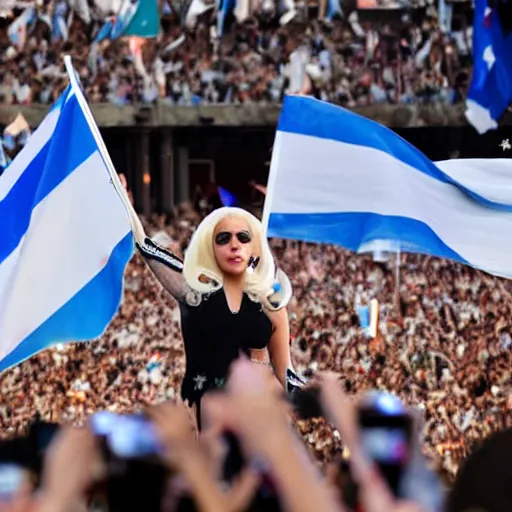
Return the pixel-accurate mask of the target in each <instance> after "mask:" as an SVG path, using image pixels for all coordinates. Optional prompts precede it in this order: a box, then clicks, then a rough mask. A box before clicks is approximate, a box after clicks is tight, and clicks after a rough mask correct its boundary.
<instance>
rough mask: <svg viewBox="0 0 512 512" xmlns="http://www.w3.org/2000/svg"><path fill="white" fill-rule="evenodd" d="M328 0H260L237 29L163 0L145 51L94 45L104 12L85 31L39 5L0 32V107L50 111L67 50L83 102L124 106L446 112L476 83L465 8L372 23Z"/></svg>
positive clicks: (76, 20)
mask: <svg viewBox="0 0 512 512" xmlns="http://www.w3.org/2000/svg"><path fill="white" fill-rule="evenodd" d="M326 2H327V0H325V1H324V2H323V3H322V2H318V3H314V2H309V3H305V4H304V5H303V7H302V8H301V9H298V5H299V3H297V9H295V8H294V7H292V8H291V9H290V10H288V11H287V12H285V15H284V16H283V15H282V11H280V10H279V9H277V10H276V9H275V8H274V7H273V6H274V3H273V2H270V6H268V5H267V7H270V9H267V8H266V7H265V5H266V4H267V3H269V2H263V3H262V7H261V9H259V10H254V11H253V12H249V13H248V14H246V15H245V16H244V20H243V22H239V21H237V19H234V20H233V19H231V18H233V17H231V18H230V17H229V16H228V17H227V19H226V21H225V22H223V23H222V24H221V23H220V22H219V16H218V13H217V11H216V10H215V8H213V6H211V8H208V9H203V12H202V13H201V14H200V15H199V16H194V17H193V19H192V21H191V20H190V19H188V18H187V19H186V22H185V15H184V14H182V15H181V17H180V15H179V14H180V13H179V10H178V9H176V10H172V8H170V7H168V6H169V5H171V4H172V2H171V4H169V3H167V2H166V3H165V6H167V8H164V9H163V11H162V12H163V14H162V19H161V27H162V31H161V34H160V36H159V37H158V38H155V39H147V40H146V41H145V42H144V44H142V45H141V43H140V41H134V40H132V39H130V38H120V39H117V40H114V41H111V40H109V39H106V40H103V41H101V42H99V43H96V42H95V37H96V35H97V33H98V31H99V29H100V28H101V25H102V23H103V22H104V20H105V15H103V16H100V17H98V18H97V19H95V18H94V17H91V19H89V20H88V23H86V22H85V21H84V20H83V19H82V18H80V17H79V16H76V15H75V16H74V17H71V16H69V11H68V6H67V3H66V1H65V0H51V1H45V2H41V4H42V5H41V6H40V7H38V9H40V12H42V14H40V16H39V18H37V17H36V18H31V20H32V21H30V23H28V24H26V25H22V27H21V29H19V30H18V32H16V33H15V34H14V35H13V33H12V32H13V31H12V30H11V32H9V27H10V24H12V23H15V22H16V20H17V19H18V17H19V16H21V15H22V12H23V11H22V10H14V11H12V15H11V17H10V18H6V19H4V23H2V24H0V55H1V59H2V66H1V67H2V71H1V73H0V102H1V103H3V104H20V105H28V104H34V103H42V104H48V103H52V102H53V101H54V100H55V99H56V98H57V97H58V95H59V93H60V92H61V90H62V89H63V88H64V87H65V84H66V74H65V71H64V67H63V62H62V55H64V54H66V53H69V54H71V55H72V56H73V59H74V64H75V67H76V69H77V70H78V72H79V74H80V78H81V80H82V83H83V85H84V87H85V89H86V91H87V94H88V97H89V99H90V101H92V102H111V103H114V104H116V105H119V106H122V105H125V104H129V103H133V102H145V103H153V102H155V101H161V102H164V103H169V104H173V105H198V104H212V103H221V104H241V103H250V102H258V103H269V102H279V101H280V100H281V99H282V97H283V95H284V94H285V93H307V94H312V95H315V96H317V97H318V98H321V99H323V100H326V101H330V102H334V103H338V104H341V105H344V106H348V107H353V106H361V105H369V104H380V103H393V104H395V103H402V104H404V103H405V104H408V103H430V102H445V103H448V104H453V103H456V102H459V101H462V99H463V98H464V97H465V93H466V91H467V87H468V82H469V80H470V77H471V38H472V35H471V34H472V28H471V17H472V7H471V5H470V2H456V3H455V5H454V4H452V3H447V2H445V1H444V0H443V1H441V2H439V7H438V6H437V5H434V4H433V3H429V2H422V3H421V2H419V3H421V5H422V6H421V7H417V6H416V4H417V3H418V2H416V3H415V4H414V6H413V5H412V4H411V5H408V6H406V5H405V3H403V2H402V3H401V4H400V6H399V8H398V7H397V8H395V9H383V10H381V11H373V15H370V14H369V13H370V11H371V10H368V9H354V6H352V8H351V6H350V5H345V4H343V5H342V6H340V4H339V3H338V4H335V3H334V2H332V0H329V5H328V7H329V8H327V7H326V5H324V4H326ZM285 3H286V2H285ZM288 3H289V2H288ZM331 3H333V6H332V5H331ZM181 4H185V5H186V2H181V3H180V4H179V5H181ZM292 4H293V2H292ZM301 5H302V4H301ZM49 12H58V13H60V14H59V16H60V17H59V20H60V21H62V22H63V23H64V20H66V23H67V24H68V25H69V26H68V27H67V28H66V30H65V31H64V30H56V29H55V26H52V21H51V20H52V19H53V20H54V21H53V24H54V25H55V24H56V23H57V22H56V21H55V18H51V17H50V16H49V14H48V13H49ZM93 12H94V11H93ZM376 12H377V14H375V13H376ZM34 20H35V21H34ZM230 21H231V22H230Z"/></svg>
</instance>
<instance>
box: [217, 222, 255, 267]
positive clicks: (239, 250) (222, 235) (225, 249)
mask: <svg viewBox="0 0 512 512" xmlns="http://www.w3.org/2000/svg"><path fill="white" fill-rule="evenodd" d="M213 252H214V254H215V259H216V261H217V265H219V268H220V269H221V271H222V272H223V273H224V274H228V275H232V276H239V275H242V274H243V273H244V272H245V271H246V270H247V266H248V265H249V259H250V257H251V256H254V254H253V236H252V234H251V232H250V230H249V226H248V224H247V222H246V221H245V220H244V219H241V218H239V217H225V218H224V219H222V220H221V221H220V222H219V223H218V224H217V226H216V227H215V231H214V232H213Z"/></svg>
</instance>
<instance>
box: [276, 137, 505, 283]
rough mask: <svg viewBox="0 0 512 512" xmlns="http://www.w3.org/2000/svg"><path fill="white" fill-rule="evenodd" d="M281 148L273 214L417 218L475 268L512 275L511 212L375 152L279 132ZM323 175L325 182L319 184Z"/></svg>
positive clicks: (331, 141)
mask: <svg viewBox="0 0 512 512" xmlns="http://www.w3.org/2000/svg"><path fill="white" fill-rule="evenodd" d="M276 147H278V148H279V153H275V149H274V157H273V159H275V160H273V163H274V164H275V165H276V167H277V168H278V169H279V172H277V173H275V175H274V180H275V181H274V183H272V187H273V190H274V192H275V193H274V194H272V196H271V197H268V196H267V202H268V209H269V210H270V212H271V213H272V214H274V213H275V214H304V215H307V214H322V213H336V212H362V213H366V212H369V213H376V214H379V215H390V216H401V217H407V218H410V219H415V220H417V221H420V222H423V223H425V224H426V225H427V226H429V227H430V228H432V229H433V231H434V232H435V233H436V234H437V235H438V236H439V238H440V239H441V240H442V241H443V242H444V243H445V244H446V245H447V246H448V247H450V248H451V249H452V250H454V251H455V252H457V253H458V254H461V255H463V256H464V258H465V259H466V260H467V261H468V262H470V263H471V264H474V265H475V266H478V267H479V268H482V269H484V270H487V269H492V270H493V271H494V272H495V273H498V274H500V275H509V270H510V261H509V254H510V252H511V251H512V238H511V237H505V236H504V233H509V232H511V231H512V214H511V213H505V212H502V211H499V210H492V209H490V208H482V206H481V205H479V204H478V203H476V202H474V201H472V200H471V199H470V198H469V197H468V196H467V195H466V194H464V193H463V192H461V191H460V190H459V189H457V188H456V187H454V186H453V185H451V184H447V183H443V182H441V181H439V180H436V179H434V178H432V177H430V176H428V175H426V174H424V173H422V172H418V170H417V169H415V168H413V167H410V166H409V165H407V164H405V163H404V162H401V161H399V160H396V159H395V158H394V157H393V156H392V155H390V154H387V153H385V152H383V151H379V150H376V149H373V148H370V147H365V146H358V145H354V144H346V143H342V142H339V141H333V140H328V139H320V138H316V137H310V136H307V135H299V134H294V133H288V132H277V134H276V145H275V148H276ZM511 166H512V163H511ZM318 169H321V179H315V172H317V171H316V170H318ZM354 171H357V172H354ZM305 191H307V193H306V192H305ZM363 191H364V193H363ZM419 197H421V201H419V200H418V198H419ZM298 198H300V201H299V200H298ZM269 201H270V202H269ZM468 219H471V222H468ZM475 232H476V233H478V234H479V237H478V239H475V237H474V233H475ZM497 246H499V247H501V250H500V251H496V247H497Z"/></svg>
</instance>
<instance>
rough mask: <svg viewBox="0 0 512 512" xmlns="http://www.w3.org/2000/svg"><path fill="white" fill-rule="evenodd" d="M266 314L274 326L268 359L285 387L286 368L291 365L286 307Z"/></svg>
mask: <svg viewBox="0 0 512 512" xmlns="http://www.w3.org/2000/svg"><path fill="white" fill-rule="evenodd" d="M267 314H268V316H269V318H270V320H271V321H272V325H273V326H274V332H273V333H272V337H271V338H270V342H269V346H268V349H269V353H270V361H271V363H272V367H273V368H274V373H275V374H276V377H277V378H278V380H279V382H280V383H281V384H282V385H283V386H284V387H286V370H287V369H288V368H289V367H290V366H291V355H290V324H289V321H288V312H287V311H286V308H282V309H280V310H278V311H272V312H267Z"/></svg>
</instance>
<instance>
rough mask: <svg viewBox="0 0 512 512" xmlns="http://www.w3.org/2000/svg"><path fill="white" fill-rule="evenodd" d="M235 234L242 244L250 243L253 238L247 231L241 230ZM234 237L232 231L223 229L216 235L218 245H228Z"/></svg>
mask: <svg viewBox="0 0 512 512" xmlns="http://www.w3.org/2000/svg"><path fill="white" fill-rule="evenodd" d="M234 235H235V236H236V237H237V239H238V241H239V242H240V243H241V244H248V243H249V242H251V240H252V238H251V234H250V233H248V232H247V231H239V232H238V233H235V234H234ZM232 237H233V233H230V232H229V231H221V232H220V233H217V234H216V235H215V243H216V244H217V245H227V244H229V242H231V238H232Z"/></svg>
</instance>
